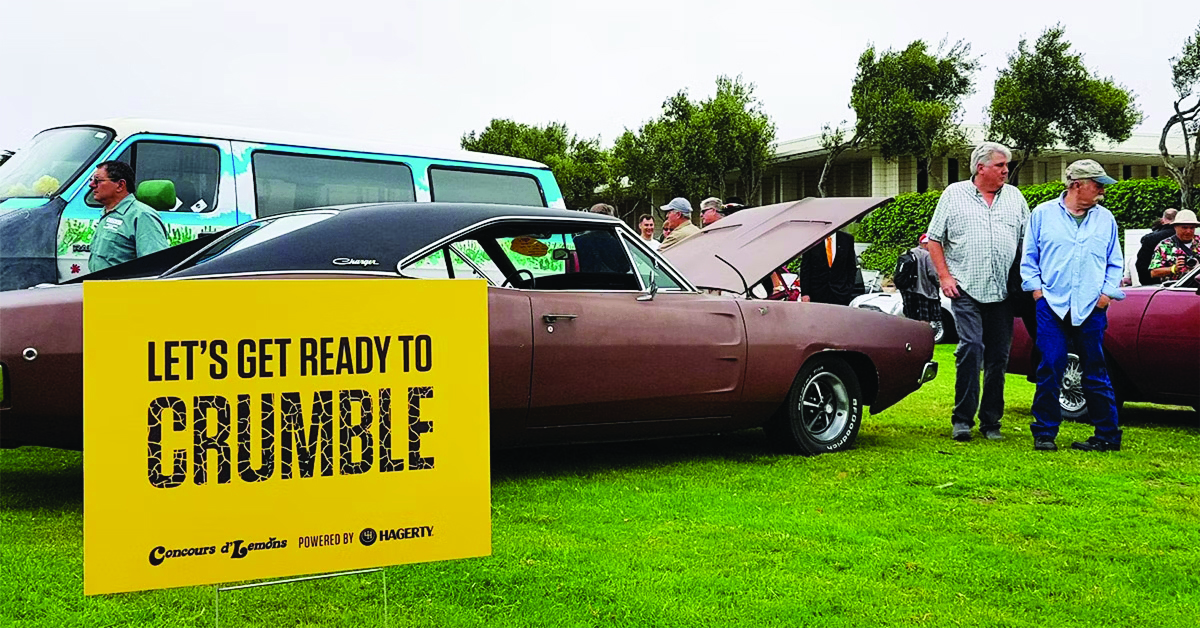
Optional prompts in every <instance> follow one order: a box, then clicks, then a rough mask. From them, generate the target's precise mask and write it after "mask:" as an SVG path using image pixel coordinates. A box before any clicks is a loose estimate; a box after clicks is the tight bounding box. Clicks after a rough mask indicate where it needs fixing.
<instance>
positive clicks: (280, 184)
mask: <svg viewBox="0 0 1200 628" xmlns="http://www.w3.org/2000/svg"><path fill="white" fill-rule="evenodd" d="M251 161H252V163H253V167H254V196H255V205H256V207H257V210H258V217H259V218H262V217H264V216H274V215H276V214H286V213H289V212H295V211H300V210H302V209H309V208H312V207H325V206H328V205H346V204H352V203H381V202H412V201H415V200H416V198H417V197H416V191H415V187H414V185H413V177H412V169H410V168H409V167H408V166H407V165H405V164H403V163H400V162H393V161H368V160H363V159H351V158H348V157H328V156H323V155H299V154H294V153H274V152H266V151H258V152H255V153H254V155H253V156H252V157H251Z"/></svg>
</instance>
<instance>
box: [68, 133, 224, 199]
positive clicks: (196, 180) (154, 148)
mask: <svg viewBox="0 0 1200 628" xmlns="http://www.w3.org/2000/svg"><path fill="white" fill-rule="evenodd" d="M117 161H123V162H125V163H127V164H129V165H130V166H132V167H133V172H134V176H135V177H136V178H137V181H136V182H135V183H134V190H136V189H137V184H139V183H141V182H142V181H149V180H152V179H166V180H168V181H170V182H172V183H174V184H175V198H176V199H177V201H176V204H175V209H174V211H179V212H197V213H199V212H210V211H212V210H213V209H215V208H216V205H217V202H216V201H217V182H218V181H219V180H220V178H221V151H219V150H218V149H217V147H216V146H212V145H210V144H185V143H181V142H158V141H141V142H134V143H133V144H132V145H131V146H130V147H129V148H126V149H125V151H124V152H122V153H121V155H120V156H119V157H117ZM86 200H87V204H88V205H89V206H91V207H99V206H100V204H99V203H97V202H96V201H95V200H93V199H92V195H91V192H88V196H87V199H86Z"/></svg>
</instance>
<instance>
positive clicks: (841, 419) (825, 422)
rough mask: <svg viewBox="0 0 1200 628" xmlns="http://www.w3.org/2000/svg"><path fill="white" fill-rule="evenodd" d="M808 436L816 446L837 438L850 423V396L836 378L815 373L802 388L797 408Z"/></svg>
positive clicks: (824, 373)
mask: <svg viewBox="0 0 1200 628" xmlns="http://www.w3.org/2000/svg"><path fill="white" fill-rule="evenodd" d="M796 410H797V412H798V414H799V415H800V421H801V424H802V425H803V427H804V429H805V431H807V432H808V435H809V436H810V437H811V438H812V439H813V440H815V441H817V442H818V443H828V442H831V441H833V440H835V439H837V438H840V437H841V436H842V435H843V434H844V432H845V430H846V425H847V424H848V423H849V422H850V416H851V408H850V394H849V392H847V390H846V384H845V383H844V382H842V380H841V378H839V377H838V376H837V375H835V374H833V373H831V372H829V371H824V372H820V373H816V374H815V375H813V377H812V378H811V379H809V380H808V382H807V383H805V385H804V392H803V393H801V395H800V403H799V404H798V407H797V408H796Z"/></svg>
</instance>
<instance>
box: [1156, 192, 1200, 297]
mask: <svg viewBox="0 0 1200 628" xmlns="http://www.w3.org/2000/svg"><path fill="white" fill-rule="evenodd" d="M1197 224H1198V223H1197V222H1196V212H1194V211H1192V210H1190V209H1185V210H1182V211H1180V212H1179V213H1177V214H1175V222H1172V223H1171V226H1172V227H1175V235H1173V236H1171V237H1169V238H1166V239H1165V240H1163V241H1162V242H1159V243H1158V247H1157V248H1155V249H1154V253H1153V254H1152V255H1151V256H1150V277H1151V279H1154V280H1155V281H1156V282H1163V281H1178V280H1179V279H1182V278H1183V275H1184V273H1186V272H1188V271H1189V270H1191V269H1192V268H1193V267H1194V266H1195V265H1196V257H1197V254H1200V250H1198V248H1197V247H1196V225H1197Z"/></svg>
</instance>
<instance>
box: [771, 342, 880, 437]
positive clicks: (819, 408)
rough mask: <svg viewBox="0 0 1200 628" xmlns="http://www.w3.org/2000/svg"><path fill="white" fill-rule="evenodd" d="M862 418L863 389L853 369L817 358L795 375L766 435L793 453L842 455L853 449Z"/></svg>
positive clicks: (836, 361)
mask: <svg viewBox="0 0 1200 628" xmlns="http://www.w3.org/2000/svg"><path fill="white" fill-rule="evenodd" d="M862 415H863V397H862V387H861V386H860V385H859V383H858V376H857V375H855V374H854V369H851V368H850V366H849V365H847V364H846V363H845V362H844V361H842V360H841V359H838V358H832V357H829V358H816V359H814V360H810V361H809V362H808V363H807V364H805V365H804V368H802V369H800V373H799V374H797V375H796V379H795V381H794V382H792V388H791V390H790V391H788V398H787V404H786V405H785V406H784V408H783V410H782V411H781V412H780V413H779V414H778V415H777V416H776V417H775V419H774V420H773V421H772V423H771V425H769V426H768V434H769V435H770V436H771V438H772V440H773V441H775V442H776V443H777V444H778V445H779V446H780V447H782V448H783V449H784V450H786V451H790V452H794V453H802V454H806V455H810V456H815V455H817V454H823V453H829V452H835V451H844V450H846V449H850V448H851V447H853V446H854V441H855V439H856V438H858V430H859V427H861V426H862Z"/></svg>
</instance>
